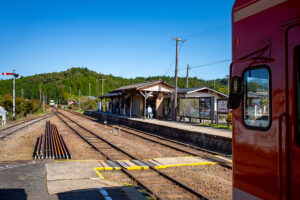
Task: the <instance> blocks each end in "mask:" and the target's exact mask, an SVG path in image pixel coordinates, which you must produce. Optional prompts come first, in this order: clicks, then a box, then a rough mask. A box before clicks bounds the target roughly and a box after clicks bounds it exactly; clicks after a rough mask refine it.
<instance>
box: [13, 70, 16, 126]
mask: <svg viewBox="0 0 300 200" xmlns="http://www.w3.org/2000/svg"><path fill="white" fill-rule="evenodd" d="M13 74H15V70H13ZM13 77H14V78H13V82H14V83H13V120H14V121H15V120H16V77H15V76H13Z"/></svg>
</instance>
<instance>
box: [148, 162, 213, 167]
mask: <svg viewBox="0 0 300 200" xmlns="http://www.w3.org/2000/svg"><path fill="white" fill-rule="evenodd" d="M216 164H218V163H217V162H202V163H182V164H173V165H160V166H155V167H154V168H155V169H165V168H169V167H182V166H197V165H216Z"/></svg>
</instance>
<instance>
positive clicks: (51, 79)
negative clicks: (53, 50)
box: [0, 68, 227, 102]
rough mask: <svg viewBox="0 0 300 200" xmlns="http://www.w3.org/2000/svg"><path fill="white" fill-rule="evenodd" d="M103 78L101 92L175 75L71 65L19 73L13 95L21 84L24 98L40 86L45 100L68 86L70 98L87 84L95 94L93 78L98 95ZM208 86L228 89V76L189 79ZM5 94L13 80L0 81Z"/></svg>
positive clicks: (85, 91)
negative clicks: (116, 73)
mask: <svg viewBox="0 0 300 200" xmlns="http://www.w3.org/2000/svg"><path fill="white" fill-rule="evenodd" d="M100 78H104V79H105V81H104V94H106V93H108V92H109V91H110V90H113V89H116V88H118V87H121V86H124V85H130V84H134V83H141V82H146V81H152V80H157V79H162V80H163V81H166V82H168V83H170V84H173V82H174V78H173V77H169V76H151V77H136V78H123V77H117V76H113V75H104V74H99V73H97V72H95V71H91V70H88V69H87V68H71V69H68V70H66V71H62V72H53V73H45V74H37V75H34V76H28V77H22V76H21V78H18V79H16V95H17V96H18V97H20V96H21V90H22V88H23V97H24V98H26V99H39V98H40V94H39V87H40V86H41V90H42V92H44V93H45V96H46V97H47V99H48V100H50V99H54V100H57V99H59V100H60V102H65V101H66V100H67V99H69V96H70V87H71V93H72V98H74V99H76V98H78V93H79V89H80V90H81V95H83V96H88V95H89V84H90V88H91V89H90V90H91V95H92V96H97V92H96V80H98V96H100V95H101V81H100V80H99V79H100ZM185 83H186V79H185V78H184V77H179V78H178V87H180V88H183V87H185ZM199 86H207V87H211V88H215V89H216V90H218V91H220V92H223V93H227V78H223V79H216V80H210V81H204V80H202V79H197V78H196V77H192V78H190V79H189V87H199ZM5 94H12V80H1V81H0V96H4V95H5Z"/></svg>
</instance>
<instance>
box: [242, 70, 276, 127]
mask: <svg viewBox="0 0 300 200" xmlns="http://www.w3.org/2000/svg"><path fill="white" fill-rule="evenodd" d="M270 91H271V90H270V72H269V70H268V68H267V67H264V66H262V67H255V68H252V67H251V68H249V69H248V70H247V71H246V72H245V73H244V107H243V119H244V124H245V125H246V127H248V128H255V129H268V127H269V126H270V122H271V108H270V105H271V102H270V100H271V99H270Z"/></svg>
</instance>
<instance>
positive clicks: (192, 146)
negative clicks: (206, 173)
mask: <svg viewBox="0 0 300 200" xmlns="http://www.w3.org/2000/svg"><path fill="white" fill-rule="evenodd" d="M64 111H66V112H70V113H73V114H75V115H78V116H82V117H84V118H87V119H90V120H91V121H97V122H100V123H101V124H103V122H101V121H100V120H99V119H97V118H96V117H90V116H86V115H84V114H81V113H78V112H75V111H71V110H64ZM95 118H96V119H95ZM113 125H118V126H121V127H125V128H128V129H132V130H134V131H137V132H140V133H144V134H146V135H150V136H153V137H157V138H159V139H163V140H167V141H170V142H174V143H177V144H180V145H183V146H187V147H190V148H193V149H196V150H199V151H204V152H207V153H211V154H214V155H218V156H224V157H228V156H230V155H226V154H222V153H219V152H216V151H212V150H208V149H204V148H201V147H197V146H194V145H191V144H186V143H183V142H179V141H176V140H172V139H168V138H165V137H162V136H159V135H155V134H152V133H148V132H145V131H141V130H138V129H135V128H131V127H128V126H124V125H119V124H116V123H113ZM108 126H111V125H108Z"/></svg>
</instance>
